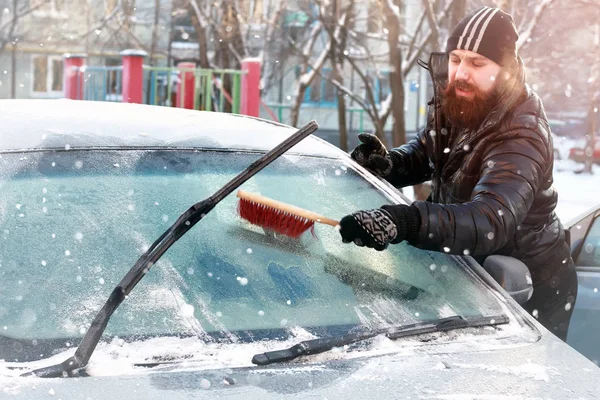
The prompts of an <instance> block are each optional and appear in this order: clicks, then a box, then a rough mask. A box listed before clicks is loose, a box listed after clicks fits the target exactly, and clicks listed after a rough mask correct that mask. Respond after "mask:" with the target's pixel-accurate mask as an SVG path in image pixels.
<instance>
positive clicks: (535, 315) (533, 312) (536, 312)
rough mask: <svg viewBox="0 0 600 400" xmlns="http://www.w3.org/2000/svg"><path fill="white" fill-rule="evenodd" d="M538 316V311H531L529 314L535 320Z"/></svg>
mask: <svg viewBox="0 0 600 400" xmlns="http://www.w3.org/2000/svg"><path fill="white" fill-rule="evenodd" d="M539 314H540V313H539V311H538V310H533V311H532V312H531V315H533V317H534V318H537V317H538V316H539Z"/></svg>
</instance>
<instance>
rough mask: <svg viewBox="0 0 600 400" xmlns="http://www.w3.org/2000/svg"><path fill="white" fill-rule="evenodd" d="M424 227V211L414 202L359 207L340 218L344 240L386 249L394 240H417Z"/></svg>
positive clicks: (396, 241)
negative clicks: (357, 209)
mask: <svg viewBox="0 0 600 400" xmlns="http://www.w3.org/2000/svg"><path fill="white" fill-rule="evenodd" d="M420 227H421V214H420V213H419V209H418V208H416V207H414V206H405V205H403V204H398V205H393V206H389V205H385V206H382V207H381V208H379V209H375V210H363V211H357V212H355V213H352V214H350V215H346V216H345V217H344V218H342V219H341V221H340V235H341V236H342V241H343V242H344V243H350V242H354V244H356V245H357V246H366V247H370V248H372V249H375V250H379V251H381V250H385V249H386V248H387V247H388V245H389V244H390V243H394V244H395V243H400V242H402V241H403V240H413V239H415V238H416V237H417V235H418V233H419V229H420Z"/></svg>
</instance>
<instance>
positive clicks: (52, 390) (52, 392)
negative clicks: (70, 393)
mask: <svg viewBox="0 0 600 400" xmlns="http://www.w3.org/2000/svg"><path fill="white" fill-rule="evenodd" d="M48 393H50V394H51V395H52V396H54V395H55V394H56V392H55V391H54V389H50V390H48Z"/></svg>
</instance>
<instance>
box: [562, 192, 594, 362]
mask: <svg viewBox="0 0 600 400" xmlns="http://www.w3.org/2000/svg"><path fill="white" fill-rule="evenodd" d="M565 227H566V228H567V229H568V232H569V236H570V242H571V256H572V258H573V260H574V261H575V266H576V268H577V280H578V288H577V300H576V301H575V307H574V308H573V315H572V317H571V324H570V325H569V334H568V337H567V343H569V344H570V345H571V346H573V348H575V349H577V350H578V351H579V352H580V353H581V354H583V355H584V356H586V357H588V358H589V359H590V360H592V361H593V362H594V363H595V364H596V365H598V364H599V363H600V336H598V335H596V334H591V333H592V332H594V333H596V332H598V331H599V330H600V293H599V290H600V204H598V205H597V206H595V207H592V208H591V209H590V210H588V211H586V212H584V213H583V214H582V215H580V216H578V217H575V218H573V220H571V221H569V222H567V223H566V224H565Z"/></svg>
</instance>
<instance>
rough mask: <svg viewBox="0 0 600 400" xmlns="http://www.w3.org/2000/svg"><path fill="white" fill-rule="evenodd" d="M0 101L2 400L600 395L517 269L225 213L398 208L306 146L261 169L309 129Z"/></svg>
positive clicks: (315, 142)
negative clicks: (263, 203)
mask: <svg viewBox="0 0 600 400" xmlns="http://www.w3.org/2000/svg"><path fill="white" fill-rule="evenodd" d="M0 110H1V112H0V118H1V124H0V126H1V127H2V130H3V131H2V134H1V135H0V187H1V190H0V243H2V246H0V282H1V283H0V285H1V286H0V288H1V290H0V359H2V360H3V362H1V363H0V388H1V389H0V390H1V391H2V392H0V393H1V394H2V395H3V396H4V397H7V398H10V399H32V398H36V399H37V398H63V399H66V398H83V399H85V398H123V397H126V398H131V399H134V398H139V399H164V398H168V399H189V398H195V399H203V398H215V397H227V398H244V399H261V400H266V399H273V398H290V399H304V398H311V397H315V398H343V399H363V398H374V399H375V398H403V399H404V398H406V399H409V398H410V399H412V398H437V399H441V398H446V399H447V398H461V399H463V398H465V399H466V398H468V399H476V398H477V399H481V398H533V397H535V398H593V397H597V396H598V393H600V369H599V368H598V367H597V366H596V365H595V364H594V363H593V362H591V361H590V360H588V359H587V358H586V357H584V356H583V355H581V354H579V353H578V352H577V351H576V350H574V349H573V348H571V347H570V346H568V345H567V344H565V343H564V342H562V341H561V340H559V339H558V338H557V337H555V336H554V335H552V334H551V333H550V332H549V331H547V330H546V329H545V328H544V327H542V326H541V325H540V324H539V323H538V322H537V320H536V319H535V318H533V317H532V316H530V315H529V314H528V313H527V312H526V311H525V310H524V309H523V308H522V307H521V306H520V305H519V303H522V302H524V301H526V300H527V299H528V298H529V296H530V295H531V281H530V279H529V280H528V279H527V278H528V275H527V271H526V267H524V265H520V264H519V263H518V262H517V261H516V260H514V259H508V258H502V256H498V257H496V258H494V257H488V259H487V260H492V261H493V262H488V261H487V260H486V264H485V265H483V266H482V265H479V264H478V263H477V262H476V261H475V260H474V259H473V258H472V257H471V256H468V255H464V256H463V255H461V256H453V255H450V254H446V253H443V252H433V251H426V250H421V249H417V248H415V247H412V246H410V245H408V244H406V243H400V244H398V245H395V246H391V247H390V248H389V249H387V250H386V251H383V252H377V251H375V250H372V249H366V248H362V247H358V246H354V245H352V244H345V243H342V241H341V238H340V237H339V233H338V231H337V230H336V228H335V227H332V226H329V225H323V224H316V225H315V226H314V230H313V232H312V233H308V232H307V233H305V234H304V235H302V236H301V237H300V238H297V239H292V238H288V237H286V236H282V235H279V234H277V233H275V232H273V231H270V230H267V229H263V228H261V227H259V226H256V225H251V224H249V223H248V222H246V221H245V220H242V219H241V218H240V217H239V216H238V214H237V212H236V209H237V204H238V203H237V198H236V195H235V190H237V189H238V188H239V189H244V190H246V191H249V192H254V193H260V194H262V195H264V196H267V197H270V198H274V199H277V200H279V201H282V202H286V203H290V204H293V205H295V206H298V207H302V208H305V209H308V210H311V211H314V212H318V213H320V214H322V215H324V216H328V217H330V218H332V219H338V220H339V218H341V217H342V216H343V215H345V214H347V213H350V212H353V211H355V210H357V209H364V208H373V207H379V206H381V205H382V204H390V203H392V204H393V203H396V204H406V203H408V199H407V198H406V197H404V196H403V195H402V194H401V193H400V192H399V191H398V190H396V189H395V188H393V187H392V186H390V185H389V184H387V183H385V182H383V181H381V180H379V179H377V178H376V177H375V176H373V175H371V174H370V173H369V172H368V171H366V170H365V169H363V168H362V167H360V166H359V165H357V164H356V163H355V162H354V161H353V160H352V159H351V158H350V157H349V156H348V154H347V153H345V152H343V151H342V150H340V149H338V148H336V147H334V146H332V145H330V144H328V143H326V142H325V141H323V140H321V139H318V138H317V137H315V136H314V135H312V136H309V137H307V138H306V139H303V140H301V141H300V142H298V143H297V144H295V145H293V147H291V149H289V150H286V151H285V153H284V154H283V155H281V156H278V157H275V158H271V156H270V155H271V154H275V153H273V151H275V152H277V151H280V150H279V149H286V148H287V147H286V146H291V145H292V144H293V143H295V142H294V140H295V138H297V137H301V136H300V135H301V134H306V133H310V132H311V130H310V129H314V127H315V124H312V125H309V126H307V127H306V129H300V130H297V129H296V128H293V127H289V126H286V125H282V124H278V123H273V122H268V121H265V120H261V119H256V118H251V117H246V116H240V115H231V114H225V113H214V112H200V111H193V110H183V109H175V108H171V107H155V106H145V105H135V104H117V103H102V102H99V103H94V102H86V101H72V100H3V101H0ZM281 143H285V144H286V145H283V144H281ZM272 149H275V150H272ZM281 151H283V150H281ZM265 160H266V161H265ZM259 167H260V168H264V169H262V170H261V171H260V172H257V171H258V169H259ZM523 268H525V269H523ZM499 281H501V282H503V285H500V284H499V283H498V282H499Z"/></svg>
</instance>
